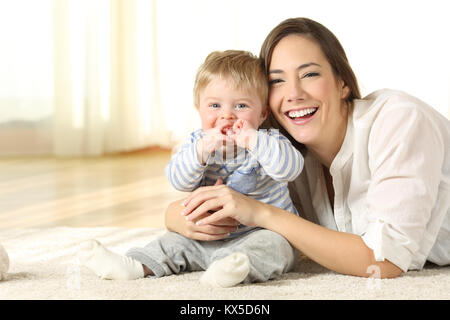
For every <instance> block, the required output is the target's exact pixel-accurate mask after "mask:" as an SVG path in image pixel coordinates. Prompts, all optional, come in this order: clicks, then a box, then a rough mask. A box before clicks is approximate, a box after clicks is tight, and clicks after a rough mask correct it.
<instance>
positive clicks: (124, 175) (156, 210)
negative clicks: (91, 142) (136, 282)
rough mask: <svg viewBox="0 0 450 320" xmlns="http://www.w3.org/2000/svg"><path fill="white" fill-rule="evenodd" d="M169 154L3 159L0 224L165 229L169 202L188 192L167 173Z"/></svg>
mask: <svg viewBox="0 0 450 320" xmlns="http://www.w3.org/2000/svg"><path fill="white" fill-rule="evenodd" d="M169 159H170V152H169V151H164V150H150V151H141V152H137V153H131V154H124V155H114V156H106V157H100V158H70V159H64V158H63V159H58V158H52V157H21V158H0V228H23V227H48V226H70V227H100V226H122V227H132V228H137V227H155V228H162V227H164V211H165V209H166V207H167V205H168V204H169V203H170V202H171V201H173V200H177V199H181V198H183V197H185V196H186V194H185V193H182V192H178V191H175V190H174V189H173V188H172V187H171V186H170V184H169V182H168V181H167V179H166V177H165V176H164V167H165V165H166V164H167V162H168V161H169Z"/></svg>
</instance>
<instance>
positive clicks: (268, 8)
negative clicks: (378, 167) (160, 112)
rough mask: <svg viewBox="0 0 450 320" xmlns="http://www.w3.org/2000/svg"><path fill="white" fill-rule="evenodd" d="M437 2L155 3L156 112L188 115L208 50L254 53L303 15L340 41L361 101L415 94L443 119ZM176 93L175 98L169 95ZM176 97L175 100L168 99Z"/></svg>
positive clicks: (445, 97) (444, 40)
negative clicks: (382, 92) (386, 93)
mask: <svg viewBox="0 0 450 320" xmlns="http://www.w3.org/2000/svg"><path fill="white" fill-rule="evenodd" d="M447 6H448V4H447V1H444V0H429V1H423V0H422V1H418V0H377V1H356V0H341V1H335V0H328V1H325V0H319V1H318V0H316V1H303V0H277V1H273V0H232V1H220V0H191V1H175V0H164V1H160V2H158V19H159V20H158V25H159V27H160V29H159V30H158V34H159V36H160V38H159V56H160V58H161V64H160V73H161V77H162V78H161V88H163V89H162V90H163V92H162V99H163V106H164V108H165V110H166V112H167V114H168V116H170V112H171V109H172V108H171V105H173V104H174V103H175V104H177V103H182V104H185V105H186V108H188V110H189V112H188V111H187V112H186V114H184V115H183V117H180V118H179V121H178V122H177V119H175V117H174V115H173V114H172V117H171V119H172V121H173V123H172V125H173V126H174V127H175V126H177V127H182V126H183V119H186V117H188V118H191V117H195V116H196V115H195V113H192V110H191V109H189V108H190V103H191V101H192V95H191V90H192V82H193V78H194V74H195V70H196V68H197V67H198V65H199V64H200V63H201V62H202V60H203V59H204V58H205V57H206V55H207V54H208V53H209V52H210V51H212V50H224V49H245V50H249V51H252V52H253V53H255V54H258V53H259V49H260V46H261V44H262V42H263V41H264V38H265V36H266V35H267V34H268V32H269V31H270V30H271V29H272V28H273V27H275V26H276V25H277V24H278V23H279V22H281V21H282V20H284V19H286V18H290V17H300V16H302V17H308V18H311V19H314V20H316V21H318V22H320V23H322V24H324V25H325V26H326V27H328V28H329V29H330V30H331V31H332V32H333V33H334V34H335V35H336V36H337V37H338V39H339V40H340V41H341V43H342V45H343V46H344V49H345V50H346V53H347V56H348V58H349V60H350V63H351V65H352V67H353V69H354V71H355V73H356V75H357V77H358V79H359V82H360V86H361V91H362V94H363V95H366V94H368V93H370V92H372V91H374V90H377V89H382V88H392V89H399V90H403V91H406V92H408V93H410V94H412V95H415V96H417V97H418V98H420V99H422V100H423V101H425V102H426V103H428V104H430V105H431V106H432V107H434V108H435V109H437V110H438V111H439V112H441V113H442V114H443V115H445V116H447V117H449V118H450V93H449V92H450V63H449V59H450V40H449V39H450V37H449V32H450V22H449V21H450V20H449V19H447V15H448V14H449V11H448V9H447ZM175 92H176V94H175ZM175 97H176V99H174V98H175Z"/></svg>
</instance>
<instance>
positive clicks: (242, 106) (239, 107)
mask: <svg viewBox="0 0 450 320" xmlns="http://www.w3.org/2000/svg"><path fill="white" fill-rule="evenodd" d="M235 108H236V109H238V110H240V109H245V108H247V105H246V104H244V103H238V104H237V105H236V106H235Z"/></svg>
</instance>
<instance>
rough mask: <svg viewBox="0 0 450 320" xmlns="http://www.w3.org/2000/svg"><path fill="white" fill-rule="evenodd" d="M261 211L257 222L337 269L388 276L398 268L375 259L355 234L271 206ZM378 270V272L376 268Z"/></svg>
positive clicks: (323, 263)
mask: <svg viewBox="0 0 450 320" xmlns="http://www.w3.org/2000/svg"><path fill="white" fill-rule="evenodd" d="M266 210H267V211H266V212H265V213H264V214H262V218H263V219H262V221H261V223H260V224H261V226H262V227H264V228H267V229H270V230H272V231H275V232H277V233H279V234H281V235H283V236H284V237H285V238H286V239H287V240H288V241H289V242H290V243H291V244H292V245H293V246H294V247H295V248H297V249H298V250H299V251H300V252H302V253H303V254H305V255H306V256H308V257H309V258H310V259H312V260H314V261H315V262H317V263H319V264H320V265H322V266H324V267H326V268H327V269H330V270H333V271H335V272H338V273H342V274H348V275H355V276H361V277H368V276H370V275H372V273H373V272H374V270H376V274H375V275H376V276H378V275H379V276H380V277H381V278H392V277H396V276H398V275H400V274H401V272H402V270H401V269H400V268H398V267H397V266H395V265H394V264H392V263H391V262H389V261H387V260H385V261H382V262H378V261H376V260H375V258H374V255H373V252H372V250H371V249H370V248H369V247H367V246H366V245H365V243H364V242H363V240H362V238H361V237H360V236H358V235H355V234H350V233H344V232H339V231H335V230H331V229H327V228H325V227H323V226H320V225H317V224H314V223H312V222H310V221H307V220H305V219H303V218H301V217H298V216H295V215H293V214H289V213H287V212H286V211H283V210H281V209H278V208H274V207H267V206H266ZM378 271H379V272H378Z"/></svg>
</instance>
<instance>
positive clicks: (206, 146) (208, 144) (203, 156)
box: [196, 124, 233, 165]
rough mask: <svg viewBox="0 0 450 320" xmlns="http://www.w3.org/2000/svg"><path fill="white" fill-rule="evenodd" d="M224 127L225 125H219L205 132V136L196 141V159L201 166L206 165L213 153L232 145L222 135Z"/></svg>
mask: <svg viewBox="0 0 450 320" xmlns="http://www.w3.org/2000/svg"><path fill="white" fill-rule="evenodd" d="M225 126H226V125H225V124H221V125H218V126H217V127H214V128H212V129H209V130H205V131H204V132H205V135H204V136H203V137H202V138H201V139H199V140H198V141H197V144H196V151H197V158H198V159H199V162H200V163H201V164H203V165H204V164H206V161H207V159H208V158H209V156H211V154H213V153H214V152H215V151H217V150H221V149H222V148H223V147H224V146H225V145H226V144H227V143H228V144H230V143H233V142H232V139H231V138H229V137H228V136H226V135H225V134H224V133H223V131H224V128H225Z"/></svg>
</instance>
